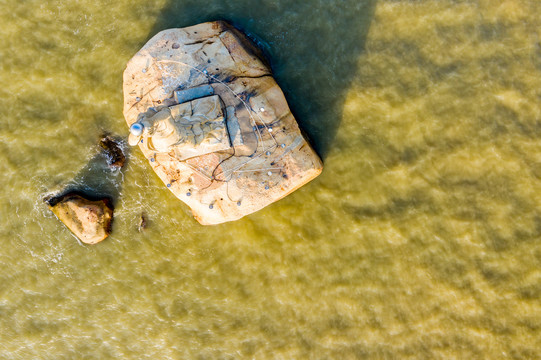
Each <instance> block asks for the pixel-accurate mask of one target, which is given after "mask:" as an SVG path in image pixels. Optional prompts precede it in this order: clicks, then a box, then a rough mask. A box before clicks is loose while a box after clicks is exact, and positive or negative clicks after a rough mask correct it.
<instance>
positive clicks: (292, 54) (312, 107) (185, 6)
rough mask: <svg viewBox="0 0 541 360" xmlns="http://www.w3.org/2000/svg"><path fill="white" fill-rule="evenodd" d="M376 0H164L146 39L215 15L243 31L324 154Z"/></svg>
mask: <svg viewBox="0 0 541 360" xmlns="http://www.w3.org/2000/svg"><path fill="white" fill-rule="evenodd" d="M376 1H377V0H357V1H348V2H346V1H341V0H334V1H333V0H329V1H317V2H316V1H310V2H303V1H290V0H273V1H262V2H253V1H249V0H235V1H233V0H232V1H223V0H208V1H205V2H201V1H200V0H170V2H169V3H168V4H167V5H166V6H165V7H164V8H163V10H162V11H161V14H160V16H159V17H158V18H157V20H156V23H155V26H154V27H153V29H152V31H151V32H150V34H149V36H148V39H150V38H151V37H152V36H154V35H155V34H156V33H158V32H159V31H161V30H165V29H169V28H178V27H186V26H191V25H196V24H198V23H202V22H206V21H215V20H226V21H228V22H229V23H231V24H232V25H234V26H235V27H236V28H238V29H240V30H241V31H243V32H244V33H246V34H247V35H248V36H249V37H250V38H251V39H252V40H253V41H254V42H255V43H256V44H257V45H258V47H260V48H261V49H262V50H263V52H264V53H265V55H266V57H267V60H268V61H269V63H270V64H271V68H272V71H273V73H274V77H275V79H276V81H277V82H278V84H279V85H280V87H281V88H282V90H283V91H284V93H285V95H286V99H287V101H288V103H289V106H290V108H291V110H292V112H293V114H294V115H295V117H296V119H297V122H298V123H299V126H300V127H301V129H302V130H303V132H305V134H306V135H308V138H309V139H310V141H311V143H312V144H313V146H314V148H315V150H316V151H317V152H318V154H319V155H320V156H321V157H322V158H323V159H324V158H325V157H326V155H327V154H328V152H329V150H330V148H331V146H332V143H333V139H334V137H335V135H336V132H337V129H338V127H339V125H340V121H341V118H342V111H343V105H344V101H345V97H346V95H347V90H348V89H349V88H350V86H351V82H352V80H353V79H354V78H355V75H356V72H357V61H358V58H359V56H360V55H361V54H362V52H363V51H364V48H365V42H366V36H367V34H368V30H369V27H370V23H371V21H372V18H373V16H374V10H375V6H376ZM142 45H143V44H141V46H142Z"/></svg>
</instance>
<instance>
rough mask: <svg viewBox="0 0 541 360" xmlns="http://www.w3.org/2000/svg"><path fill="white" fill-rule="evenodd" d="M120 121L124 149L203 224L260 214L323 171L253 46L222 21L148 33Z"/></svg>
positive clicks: (131, 70)
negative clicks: (124, 128) (137, 152)
mask: <svg viewBox="0 0 541 360" xmlns="http://www.w3.org/2000/svg"><path fill="white" fill-rule="evenodd" d="M307 101H309V99H307ZM124 116H125V118H126V121H127V123H128V125H129V126H130V132H131V134H130V139H129V140H130V144H132V145H135V144H138V145H139V147H140V149H141V150H142V152H143V154H144V155H145V157H146V158H147V159H148V160H149V163H150V165H151V167H152V169H153V170H154V171H155V172H156V173H157V174H158V176H159V177H160V178H161V179H162V181H163V182H164V183H165V184H166V186H167V187H168V188H169V189H170V190H171V191H172V192H173V193H174V194H175V195H176V196H177V197H178V198H179V199H180V200H182V201H184V202H185V203H186V204H188V205H189V206H190V207H191V208H192V211H193V214H194V216H195V218H196V219H197V220H198V221H199V222H200V223H202V224H218V223H221V222H225V221H230V220H235V219H239V218H241V217H243V216H245V215H247V214H250V213H252V212H254V211H257V210H259V209H261V208H263V207H265V206H267V205H269V204H271V203H272V202H274V201H277V200H279V199H281V198H283V197H284V196H286V195H288V194H289V193H291V192H293V191H294V190H296V189H298V188H299V187H301V186H302V185H304V184H306V183H307V182H308V181H310V180H312V179H313V178H315V177H316V176H317V175H319V174H320V172H321V170H322V163H321V160H320V159H319V157H318V156H317V154H316V153H315V152H314V151H313V149H312V148H311V147H310V145H309V144H308V143H307V141H306V140H305V138H304V137H303V136H302V134H301V132H300V131H299V127H298V126H297V123H296V121H295V119H294V117H293V115H292V114H291V111H290V110H289V107H288V105H287V102H286V100H285V98H284V94H283V93H282V91H281V89H280V87H279V86H278V85H277V84H276V81H275V80H274V79H273V77H272V74H271V71H270V69H269V67H268V65H267V64H266V62H265V61H264V59H263V57H262V56H261V54H260V52H259V50H258V49H257V48H255V47H254V46H253V45H252V44H251V43H250V42H249V41H248V39H247V38H246V37H245V36H244V35H243V34H242V33H240V32H239V31H238V30H236V29H235V28H233V27H232V26H230V25H229V24H227V23H225V22H211V23H204V24H199V25H196V26H192V27H188V28H183V29H170V30H165V31H162V32H160V33H158V34H157V35H156V36H154V37H153V38H152V39H151V40H150V41H149V42H148V43H147V44H146V45H145V46H144V47H143V48H142V49H141V50H140V51H139V52H138V53H137V54H136V55H135V56H134V57H133V58H132V59H131V60H130V62H129V63H128V65H127V68H126V70H125V71H124Z"/></svg>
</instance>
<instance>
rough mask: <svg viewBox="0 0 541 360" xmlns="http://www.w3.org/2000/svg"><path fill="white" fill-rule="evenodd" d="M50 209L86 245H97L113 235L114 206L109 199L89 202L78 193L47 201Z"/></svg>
mask: <svg viewBox="0 0 541 360" xmlns="http://www.w3.org/2000/svg"><path fill="white" fill-rule="evenodd" d="M45 202H46V203H47V204H48V205H49V209H51V211H52V212H53V213H54V214H55V215H56V217H57V218H58V219H59V220H60V221H62V222H63V223H64V225H66V226H67V227H68V229H70V230H71V232H73V233H74V234H75V236H77V237H78V238H79V240H81V241H82V242H84V243H85V244H96V243H99V242H100V241H102V240H104V239H105V238H106V237H107V236H109V234H110V233H111V225H112V221H113V205H112V204H111V201H110V200H109V199H107V198H104V199H99V200H95V201H94V200H89V199H87V198H86V197H84V196H83V195H81V194H78V193H73V192H72V193H68V194H65V195H61V196H57V197H53V198H51V199H46V200H45Z"/></svg>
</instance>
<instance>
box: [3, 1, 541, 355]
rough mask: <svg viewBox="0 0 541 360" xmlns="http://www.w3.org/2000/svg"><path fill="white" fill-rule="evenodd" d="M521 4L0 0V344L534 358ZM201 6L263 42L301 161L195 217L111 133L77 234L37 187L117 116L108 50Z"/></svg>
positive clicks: (537, 91) (533, 155)
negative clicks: (289, 176)
mask: <svg viewBox="0 0 541 360" xmlns="http://www.w3.org/2000/svg"><path fill="white" fill-rule="evenodd" d="M540 14H541V2H539V1H536V0H499V1H489V0H478V1H473V0H472V1H457V0H455V1H451V0H437V1H436V0H433V1H429V0H419V1H407V0H393V1H392V0H377V1H376V0H364V1H362V0H344V1H338V0H336V1H327V0H311V1H307V0H306V1H285V0H269V1H260V2H253V1H248V0H230V1H227V2H225V1H219V0H210V1H195V0H189V1H176V2H167V1H166V0H145V1H142V0H138V1H132V0H118V1H105V0H100V1H96V0H71V1H54V0H51V1H38V0H34V1H33V0H27V1H21V0H3V1H0V34H1V35H0V82H1V84H2V86H1V87H0V174H1V175H0V185H1V188H2V192H0V212H1V215H2V225H1V226H0V238H1V240H2V249H1V250H0V358H2V359H37V358H43V359H106V358H116V359H236V358H254V359H394V358H396V359H405V358H412V359H451V358H454V359H499V358H501V359H504V358H510V359H539V358H541V347H540V344H541V303H540V296H541V143H540V141H539V135H540V134H541V108H540V104H541V16H540ZM215 19H227V20H229V21H231V22H232V23H234V24H235V25H236V26H238V27H240V28H242V29H243V30H244V31H246V32H248V33H250V34H251V35H252V36H253V37H254V39H256V41H258V43H259V44H260V46H262V47H263V48H264V50H265V52H266V54H267V56H268V57H269V59H270V61H271V63H272V66H273V70H274V72H275V75H276V79H277V81H278V82H279V84H280V86H282V88H283V89H284V91H285V93H286V97H287V99H288V101H289V102H290V105H291V108H292V109H293V111H294V113H295V115H296V117H297V119H298V121H299V124H300V126H301V127H302V128H303V130H304V131H305V132H306V133H307V134H308V136H309V137H310V138H311V140H312V142H313V144H314V146H315V148H316V149H317V151H318V152H319V153H320V154H321V155H322V157H323V159H324V163H325V170H324V172H323V174H322V175H321V176H320V177H319V178H317V179H316V180H314V181H313V182H311V183H310V184H308V185H306V186H305V187H303V188H302V189H300V190H298V191H297V192H295V193H294V194H292V195H290V196H288V197H287V198H285V199H283V200H281V201H279V202H278V203H276V204H273V205H271V206H269V207H267V208H265V209H264V210H262V211H260V212H258V213H255V214H253V215H250V216H247V217H246V218H244V219H242V220H240V221H236V222H233V223H228V224H223V225H219V226H211V227H203V226H201V225H199V224H198V223H197V222H196V221H194V220H193V218H192V216H191V213H190V211H189V209H188V208H187V206H185V205H184V204H183V203H181V202H180V201H178V200H176V199H175V198H174V196H173V195H172V194H171V193H170V192H169V191H168V190H167V189H166V188H165V187H164V186H163V184H162V183H161V182H160V181H159V179H158V178H157V176H156V175H155V174H154V173H153V172H151V170H150V167H149V166H148V164H147V160H145V159H144V158H143V157H142V155H141V153H140V152H139V150H134V151H131V152H129V161H128V163H127V165H126V167H125V168H124V169H123V170H122V172H121V173H117V174H105V175H104V176H105V177H106V178H108V179H110V180H111V181H113V182H114V184H115V189H116V191H117V192H119V195H120V196H119V198H118V203H117V206H116V211H115V222H114V229H113V233H112V235H111V236H110V237H109V238H108V239H107V240H106V241H104V242H102V243H100V244H98V245H95V246H83V245H82V244H80V243H78V242H77V240H76V239H75V238H74V237H73V236H72V235H71V234H70V232H69V231H68V230H67V229H66V228H65V227H64V226H63V225H62V224H61V223H60V222H59V221H58V220H57V219H56V218H55V217H54V216H53V215H52V213H51V212H49V210H48V209H47V208H46V206H45V205H44V204H43V202H42V198H43V197H44V196H46V195H47V194H50V193H52V192H54V191H58V190H60V189H61V188H62V187H63V186H64V185H65V184H66V183H69V182H76V183H77V182H82V180H81V179H84V176H85V174H87V173H91V172H92V171H93V170H92V169H93V166H95V161H94V160H95V159H94V158H95V156H96V154H98V147H97V140H98V138H99V136H100V134H101V132H102V131H109V132H111V133H113V134H115V135H119V136H126V134H127V127H126V124H125V122H124V119H123V117H122V72H123V70H124V67H125V64H126V63H127V61H128V60H129V59H130V58H131V56H133V54H135V52H136V51H137V50H138V49H139V48H140V47H141V46H142V45H143V44H144V43H145V42H146V41H147V40H148V39H149V38H150V37H151V36H152V35H153V34H155V33H156V32H157V31H159V30H161V29H164V28H168V27H183V26H188V25H193V24H196V23H199V22H203V21H207V20H215ZM93 159H94V160H93ZM97 159H98V160H99V155H98V158H97ZM143 212H144V213H145V214H146V216H147V217H148V223H149V224H148V228H147V229H146V231H144V232H139V231H138V229H137V227H138V223H139V218H140V215H141V213H143Z"/></svg>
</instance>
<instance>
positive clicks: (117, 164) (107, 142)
mask: <svg viewBox="0 0 541 360" xmlns="http://www.w3.org/2000/svg"><path fill="white" fill-rule="evenodd" d="M100 146H101V147H102V148H103V149H104V150H105V153H106V155H107V164H108V165H109V166H110V167H112V168H121V167H122V166H124V162H125V161H126V157H125V156H124V153H123V152H122V148H121V147H120V144H119V143H118V142H117V141H116V140H115V139H113V138H112V137H111V136H109V135H104V136H103V137H102V138H101V139H100Z"/></svg>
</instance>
